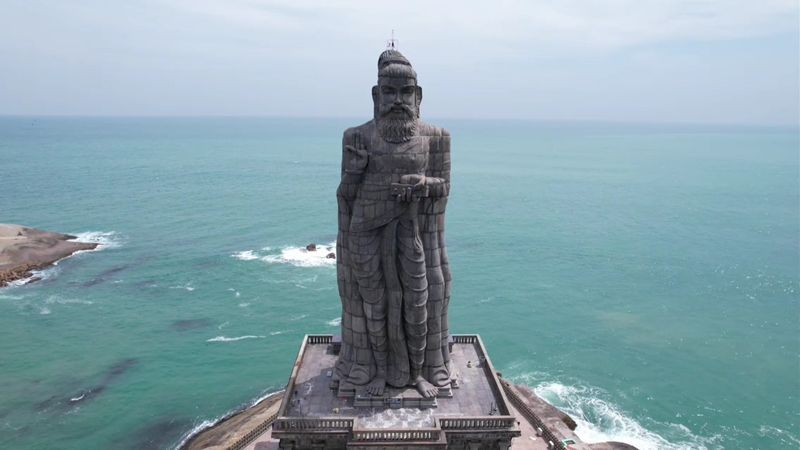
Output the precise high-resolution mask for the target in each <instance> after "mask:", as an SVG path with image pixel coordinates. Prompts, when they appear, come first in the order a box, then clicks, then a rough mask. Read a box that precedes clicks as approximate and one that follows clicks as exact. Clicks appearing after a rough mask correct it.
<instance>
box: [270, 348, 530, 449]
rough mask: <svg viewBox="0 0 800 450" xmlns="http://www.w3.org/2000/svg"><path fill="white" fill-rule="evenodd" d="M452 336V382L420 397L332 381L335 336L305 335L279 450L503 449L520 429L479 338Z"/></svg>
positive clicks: (278, 432)
mask: <svg viewBox="0 0 800 450" xmlns="http://www.w3.org/2000/svg"><path fill="white" fill-rule="evenodd" d="M451 340H452V343H451V346H450V360H451V363H450V364H451V371H452V372H453V373H452V374H451V376H452V377H453V378H454V380H453V381H454V382H453V383H451V387H450V388H449V389H444V390H441V391H440V395H439V396H437V397H436V398H424V397H422V396H421V395H420V394H419V393H418V392H417V390H416V389H415V388H413V387H410V386H409V387H407V388H403V389H398V388H392V387H387V389H386V390H385V391H384V395H381V396H372V395H369V394H367V393H366V392H364V387H363V386H353V385H352V384H349V383H347V382H345V381H340V380H337V379H336V377H335V374H334V370H333V368H334V365H335V364H336V359H337V354H338V351H339V345H338V340H336V339H334V337H333V336H329V335H307V336H306V337H305V339H304V341H303V344H302V346H301V348H300V353H299V355H298V357H297V362H296V363H295V366H294V369H293V371H292V375H291V377H290V379H289V383H288V385H287V388H286V392H285V393H284V397H283V400H282V404H281V408H280V410H279V411H278V417H277V418H276V419H275V421H274V422H273V430H272V436H273V437H275V438H278V439H280V447H281V448H282V449H309V448H320V449H341V450H345V449H352V450H355V449H361V450H367V449H386V448H398V449H400V448H403V449H412V448H413V449H427V448H430V449H434V448H435V449H500V450H507V449H508V448H510V446H511V440H512V439H513V438H514V437H517V436H519V435H520V429H519V426H518V424H517V418H516V417H515V416H514V415H513V414H512V412H511V410H510V407H509V402H508V400H507V398H506V395H505V392H504V390H503V388H502V386H501V385H500V382H499V380H498V378H497V374H496V373H495V370H494V368H493V367H492V364H491V361H490V360H489V358H488V355H487V354H486V351H485V349H484V347H483V343H482V342H481V340H480V337H479V336H477V335H456V336H452V338H451Z"/></svg>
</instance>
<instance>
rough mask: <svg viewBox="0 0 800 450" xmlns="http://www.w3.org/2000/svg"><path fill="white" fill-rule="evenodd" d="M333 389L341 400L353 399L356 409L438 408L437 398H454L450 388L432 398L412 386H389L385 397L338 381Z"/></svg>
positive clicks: (444, 388)
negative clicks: (426, 396) (424, 395)
mask: <svg viewBox="0 0 800 450" xmlns="http://www.w3.org/2000/svg"><path fill="white" fill-rule="evenodd" d="M334 376H335V375H334ZM331 389H332V390H334V391H336V393H337V396H338V397H339V398H350V397H352V398H353V406H354V407H374V408H382V407H387V408H394V409H397V408H436V407H437V406H438V403H437V401H436V399H437V398H451V397H452V396H453V391H452V389H451V388H450V386H447V387H443V388H439V395H437V396H436V397H432V398H425V397H423V396H422V395H420V393H419V392H418V391H417V390H416V389H415V388H414V387H411V386H409V387H405V388H395V387H391V386H387V387H386V389H385V390H384V392H383V395H372V394H369V393H367V391H366V387H365V386H357V385H354V384H352V383H349V382H347V381H339V380H336V379H334V380H333V381H332V382H331Z"/></svg>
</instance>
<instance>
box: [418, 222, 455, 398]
mask: <svg viewBox="0 0 800 450" xmlns="http://www.w3.org/2000/svg"><path fill="white" fill-rule="evenodd" d="M422 239H423V240H425V241H426V262H427V263H428V267H427V278H428V303H427V305H426V307H427V310H428V335H427V344H426V349H425V366H424V370H423V376H424V377H425V379H426V380H428V381H430V382H431V384H433V385H434V386H437V387H444V386H447V385H449V384H450V373H449V370H448V367H447V362H448V360H449V356H450V355H449V353H448V352H447V350H448V347H447V337H446V336H447V316H446V305H445V282H444V275H443V273H442V267H441V262H440V255H441V254H440V253H439V251H440V249H439V246H438V245H435V244H436V243H435V242H433V241H432V239H433V234H432V233H425V234H423V236H422Z"/></svg>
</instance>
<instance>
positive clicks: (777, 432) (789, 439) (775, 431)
mask: <svg viewBox="0 0 800 450" xmlns="http://www.w3.org/2000/svg"><path fill="white" fill-rule="evenodd" d="M758 434H760V435H761V436H762V437H771V438H773V439H777V440H778V441H780V443H781V445H784V446H785V448H800V438H798V437H797V436H795V435H793V434H792V433H790V432H788V431H786V430H781V429H780V428H777V427H773V426H770V425H761V426H760V427H759V428H758Z"/></svg>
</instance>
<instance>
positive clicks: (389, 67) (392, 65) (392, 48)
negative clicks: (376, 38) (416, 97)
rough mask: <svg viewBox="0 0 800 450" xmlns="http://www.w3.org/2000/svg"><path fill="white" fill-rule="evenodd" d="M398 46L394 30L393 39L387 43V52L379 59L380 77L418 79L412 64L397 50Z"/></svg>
mask: <svg viewBox="0 0 800 450" xmlns="http://www.w3.org/2000/svg"><path fill="white" fill-rule="evenodd" d="M396 45H397V39H395V38H394V30H392V38H391V39H389V40H388V41H386V50H384V51H383V53H381V56H380V57H378V77H382V76H401V77H408V78H414V79H416V78H417V74H416V72H414V69H413V68H412V67H411V62H409V61H408V59H407V58H406V57H405V56H403V54H402V53H400V51H398V50H397V48H396Z"/></svg>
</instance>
